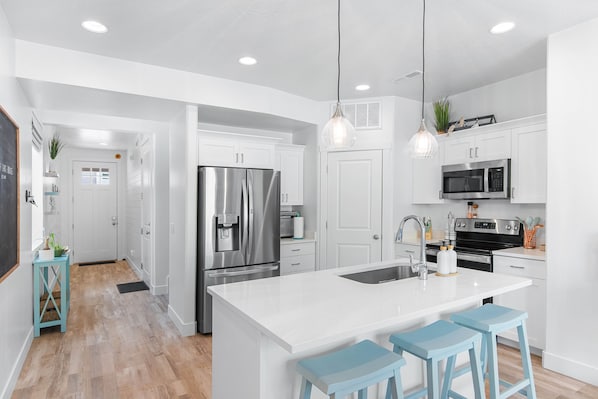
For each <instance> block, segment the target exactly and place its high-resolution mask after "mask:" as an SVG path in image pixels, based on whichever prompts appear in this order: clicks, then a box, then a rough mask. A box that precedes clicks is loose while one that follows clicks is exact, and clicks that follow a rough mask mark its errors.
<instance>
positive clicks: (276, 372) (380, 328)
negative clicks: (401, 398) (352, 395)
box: [208, 261, 531, 399]
mask: <svg viewBox="0 0 598 399" xmlns="http://www.w3.org/2000/svg"><path fill="white" fill-rule="evenodd" d="M394 263H396V261H394V262H381V263H377V264H372V265H362V266H352V267H345V268H342V269H330V270H323V271H317V272H310V273H302V274H296V275H290V276H283V277H274V278H267V279H262V280H253V281H246V282H241V283H236V284H230V285H218V286H211V287H209V288H208V292H209V293H210V294H211V295H212V297H213V306H214V308H213V334H212V397H213V398H214V399H228V398H241V397H242V398H248V399H283V398H289V399H291V398H297V397H298V394H299V386H300V378H299V376H298V375H297V373H296V372H295V365H296V363H297V361H298V360H300V359H302V358H305V357H309V356H313V355H316V354H321V353H325V352H328V351H331V350H336V349H338V348H341V347H345V346H348V345H351V344H354V343H356V342H359V341H361V340H362V339H366V338H367V339H371V340H372V341H374V342H377V343H378V344H380V345H383V346H385V347H387V348H391V345H390V343H389V342H388V337H389V335H390V334H392V333H393V332H397V331H403V330H408V329H412V328H417V327H421V326H423V325H426V324H428V323H431V322H433V321H435V320H438V319H440V318H443V319H446V318H448V317H449V315H450V314H451V313H453V312H456V311H460V310H463V309H468V308H471V307H474V306H478V305H479V304H480V303H481V301H482V299H483V298H486V297H490V296H493V295H498V294H503V293H505V292H509V291H512V290H516V289H520V288H523V287H526V286H528V285H530V284H531V280H529V279H526V278H520V277H514V276H507V275H500V274H494V273H486V272H479V271H475V270H469V269H461V268H460V269H459V270H458V272H459V274H458V275H457V276H454V277H439V276H435V275H434V274H433V273H431V274H430V276H429V279H428V280H419V279H417V277H415V278H409V279H404V280H398V281H392V282H386V283H383V284H363V283H359V282H355V281H352V280H349V279H346V278H343V277H340V276H339V275H341V274H349V273H354V272H358V271H364V270H369V269H377V268H383V267H387V266H389V265H391V264H394ZM405 358H406V360H407V365H406V366H405V367H404V368H403V369H402V379H403V384H404V388H405V389H407V390H408V389H410V388H412V387H415V386H417V385H418V384H420V383H421V382H422V381H423V375H424V369H423V367H422V363H421V362H420V361H419V360H417V359H416V358H414V357H411V356H410V355H407V356H405ZM465 359H466V356H464V357H463V358H460V359H459V361H460V362H463V361H465ZM470 381H471V379H470V376H469V375H468V374H467V375H465V376H462V377H460V378H459V379H457V380H455V385H454V386H456V387H457V388H459V389H461V388H463V389H462V391H463V393H467V392H468V389H469V386H470V385H471V384H470ZM384 389H385V387H382V389H380V392H378V387H371V388H370V390H369V394H370V397H372V398H382V397H384V392H383V390H384ZM324 397H326V396H324V395H322V394H321V393H320V392H319V391H318V390H317V389H315V390H314V391H312V398H324Z"/></svg>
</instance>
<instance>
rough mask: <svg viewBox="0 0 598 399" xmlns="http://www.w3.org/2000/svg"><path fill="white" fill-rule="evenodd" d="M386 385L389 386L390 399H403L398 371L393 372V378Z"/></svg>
mask: <svg viewBox="0 0 598 399" xmlns="http://www.w3.org/2000/svg"><path fill="white" fill-rule="evenodd" d="M388 385H390V392H391V393H392V399H403V383H402V382H401V374H400V372H399V369H395V370H394V377H392V378H390V379H389V380H388Z"/></svg>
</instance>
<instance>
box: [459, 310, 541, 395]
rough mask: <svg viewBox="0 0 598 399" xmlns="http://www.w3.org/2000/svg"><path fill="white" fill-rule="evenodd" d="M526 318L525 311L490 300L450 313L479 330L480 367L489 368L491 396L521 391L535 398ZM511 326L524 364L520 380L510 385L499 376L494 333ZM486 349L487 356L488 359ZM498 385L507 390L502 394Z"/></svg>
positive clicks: (463, 323)
mask: <svg viewBox="0 0 598 399" xmlns="http://www.w3.org/2000/svg"><path fill="white" fill-rule="evenodd" d="M526 319H527V313H526V312H522V311H520V310H516V309H511V308H506V307H504V306H499V305H494V304H491V303H489V304H486V305H484V306H481V307H479V308H476V309H472V310H467V311H465V312H460V313H455V314H453V315H452V316H451V320H452V321H454V322H455V323H457V324H459V325H462V326H464V327H467V328H470V329H472V330H475V331H479V332H481V333H482V334H483V336H484V338H483V347H482V368H483V370H486V366H487V367H488V375H489V377H490V398H491V399H502V398H508V397H510V396H512V395H514V394H515V393H517V392H520V393H522V394H523V395H525V396H527V397H528V398H534V399H535V398H536V388H535V385H534V377H533V371H532V363H531V356H530V351H529V346H528V341H527V332H526V329H525V320H526ZM512 328H517V334H518V336H519V350H520V352H521V362H522V366H523V380H521V381H519V382H517V383H515V384H510V383H507V382H505V381H501V380H500V379H499V375H498V352H497V348H496V335H497V334H498V333H500V332H503V331H506V330H510V329H512ZM486 352H487V357H488V360H487V361H486ZM500 385H504V386H506V387H508V388H507V390H505V391H504V392H502V393H501V392H500Z"/></svg>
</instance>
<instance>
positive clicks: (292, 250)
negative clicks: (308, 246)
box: [291, 248, 301, 252]
mask: <svg viewBox="0 0 598 399" xmlns="http://www.w3.org/2000/svg"><path fill="white" fill-rule="evenodd" d="M298 251H301V248H297V249H291V252H298Z"/></svg>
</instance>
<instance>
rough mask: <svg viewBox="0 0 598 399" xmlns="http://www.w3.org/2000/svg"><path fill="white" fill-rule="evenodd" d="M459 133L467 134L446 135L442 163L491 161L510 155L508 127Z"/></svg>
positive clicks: (509, 132) (509, 131)
mask: <svg viewBox="0 0 598 399" xmlns="http://www.w3.org/2000/svg"><path fill="white" fill-rule="evenodd" d="M461 134H467V136H465V137H459V132H457V133H453V135H452V136H450V137H447V139H446V141H445V150H444V163H443V165H454V164H459V163H469V162H481V161H493V160H496V159H507V158H510V157H511V130H510V129H508V130H500V131H496V132H489V133H479V134H475V133H473V132H467V133H461Z"/></svg>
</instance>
